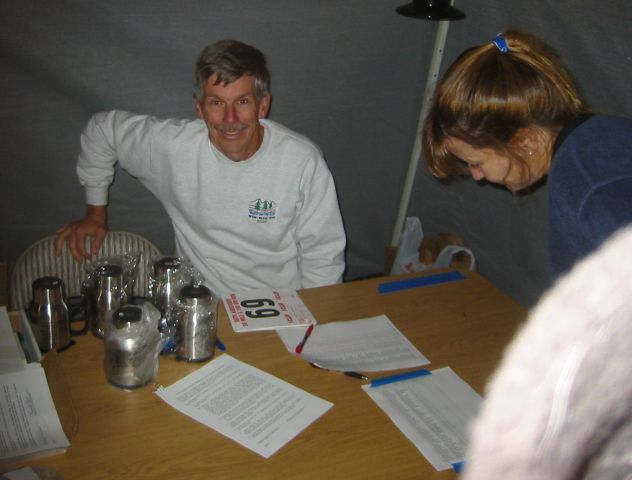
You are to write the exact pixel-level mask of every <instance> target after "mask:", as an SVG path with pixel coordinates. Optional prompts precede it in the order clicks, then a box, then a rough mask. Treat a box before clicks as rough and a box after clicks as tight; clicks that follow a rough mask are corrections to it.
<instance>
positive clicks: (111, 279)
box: [86, 265, 128, 338]
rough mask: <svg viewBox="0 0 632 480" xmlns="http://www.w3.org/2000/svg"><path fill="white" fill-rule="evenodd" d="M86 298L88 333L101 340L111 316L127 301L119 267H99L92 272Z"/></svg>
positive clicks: (121, 271)
mask: <svg viewBox="0 0 632 480" xmlns="http://www.w3.org/2000/svg"><path fill="white" fill-rule="evenodd" d="M86 295H87V298H86V302H87V305H86V315H87V317H88V321H89V323H90V331H91V332H92V333H93V334H94V335H95V336H97V337H99V338H102V337H103V334H104V332H105V327H106V325H107V324H108V322H111V321H112V314H113V313H114V312H115V311H116V310H117V309H118V308H119V307H121V306H122V305H125V304H126V303H127V301H128V294H127V291H126V290H125V285H124V282H123V268H122V267H121V266H120V265H101V266H100V267H98V268H97V269H96V270H95V272H94V279H93V284H92V286H91V288H89V289H88V291H87V293H86Z"/></svg>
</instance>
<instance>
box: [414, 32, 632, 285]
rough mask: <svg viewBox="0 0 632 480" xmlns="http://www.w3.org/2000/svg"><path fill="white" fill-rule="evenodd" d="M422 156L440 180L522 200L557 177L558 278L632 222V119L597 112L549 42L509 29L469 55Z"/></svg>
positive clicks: (430, 127)
mask: <svg viewBox="0 0 632 480" xmlns="http://www.w3.org/2000/svg"><path fill="white" fill-rule="evenodd" d="M423 148H424V154H425V158H426V161H427V164H428V168H429V169H430V171H431V172H432V173H433V174H434V175H435V176H436V177H438V178H446V177H448V176H450V175H463V174H467V173H468V172H469V174H470V175H471V176H472V178H474V180H477V181H481V180H487V181H489V182H492V183H498V184H501V185H504V186H506V187H507V188H508V189H509V190H511V191H513V192H518V191H522V190H525V189H527V188H529V187H531V186H534V185H535V184H536V183H538V182H539V181H540V180H542V179H544V178H545V177H548V185H549V253H550V259H551V271H552V274H553V276H554V277H557V276H559V275H560V274H561V273H563V272H565V271H566V270H568V269H569V268H570V267H571V266H572V265H573V263H574V262H575V261H576V260H578V259H579V258H581V257H583V256H585V255H586V254H587V253H589V252H591V251H592V250H594V249H595V248H597V247H598V246H599V244H601V242H602V241H603V240H605V239H606V238H607V237H608V236H610V235H611V234H612V233H613V232H614V231H616V230H618V229H619V228H620V227H622V226H624V225H626V224H628V223H630V222H632V120H630V119H626V118H619V117H614V116H608V115H597V114H591V113H590V112H589V110H588V107H587V106H586V104H585V102H584V100H583V99H582V97H581V95H580V93H579V91H578V89H577V87H576V86H575V84H574V82H573V80H572V79H571V76H570V74H569V73H568V72H567V70H566V68H565V67H564V66H563V65H562V63H561V61H560V59H559V58H558V57H557V55H556V54H555V53H554V52H553V51H552V49H551V48H550V47H549V46H548V45H546V44H545V43H544V42H542V41H541V40H539V39H537V38H535V37H533V36H531V35H528V34H525V33H521V32H517V31H507V32H505V33H504V34H503V35H499V36H498V37H496V38H495V39H494V41H493V42H491V43H489V44H486V45H482V46H478V47H473V48H470V49H468V50H466V51H465V52H463V53H462V54H461V55H460V56H459V58H457V60H456V61H455V62H454V63H453V64H452V65H451V66H450V68H449V69H448V70H447V72H446V73H445V75H444V77H443V78H442V79H441V81H440V82H439V84H438V86H437V90H436V93H435V98H434V100H433V104H432V106H431V109H430V112H429V114H428V117H427V118H426V120H425V124H424V128H423Z"/></svg>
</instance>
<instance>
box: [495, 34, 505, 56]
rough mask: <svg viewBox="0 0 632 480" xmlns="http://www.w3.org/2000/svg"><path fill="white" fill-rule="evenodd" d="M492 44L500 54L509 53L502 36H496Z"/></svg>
mask: <svg viewBox="0 0 632 480" xmlns="http://www.w3.org/2000/svg"><path fill="white" fill-rule="evenodd" d="M492 43H493V44H494V45H496V48H498V50H500V51H501V52H502V53H507V52H508V51H509V47H508V46H507V41H506V40H505V38H504V37H503V36H502V35H498V36H497V37H496V38H494V40H492Z"/></svg>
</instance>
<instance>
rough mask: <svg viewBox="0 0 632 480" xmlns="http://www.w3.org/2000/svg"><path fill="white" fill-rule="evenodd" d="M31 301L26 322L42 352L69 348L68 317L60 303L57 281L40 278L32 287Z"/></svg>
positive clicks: (61, 294) (61, 293)
mask: <svg viewBox="0 0 632 480" xmlns="http://www.w3.org/2000/svg"><path fill="white" fill-rule="evenodd" d="M32 289H33V300H32V301H31V304H30V305H29V308H28V318H29V323H30V324H31V328H32V330H33V334H34V335H35V339H36V340H37V344H38V346H39V348H40V350H41V351H42V352H47V351H49V350H51V349H53V348H54V349H56V350H61V349H64V348H66V347H67V346H68V345H70V315H69V313H68V306H67V305H66V301H65V299H64V283H63V281H62V280H61V278H58V277H41V278H38V279H37V280H35V281H34V282H33V284H32Z"/></svg>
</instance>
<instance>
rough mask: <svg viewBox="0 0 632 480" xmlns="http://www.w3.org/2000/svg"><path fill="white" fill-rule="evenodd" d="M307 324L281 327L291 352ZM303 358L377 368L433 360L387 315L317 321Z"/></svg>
mask: <svg viewBox="0 0 632 480" xmlns="http://www.w3.org/2000/svg"><path fill="white" fill-rule="evenodd" d="M305 331H306V328H296V329H290V330H278V331H277V333H278V335H279V336H280V337H281V340H283V343H284V344H285V346H286V348H287V349H288V351H289V352H290V353H294V351H295V348H296V345H298V343H299V342H300V341H301V340H302V339H303V335H304V334H305ZM301 358H303V359H304V360H306V361H308V362H312V363H316V364H317V365H318V366H320V367H323V368H327V369H329V370H340V371H349V370H353V371H359V372H375V371H380V370H396V369H400V368H413V367H419V366H422V365H426V364H428V363H430V362H429V361H428V359H427V358H426V357H425V356H423V355H422V354H421V352H419V350H417V349H416V348H415V346H414V345H413V344H412V343H410V342H409V341H408V339H407V338H406V337H404V335H402V333H401V332H400V331H399V330H398V329H397V327H396V326H395V325H393V323H392V322H391V321H390V319H389V318H388V317H387V316H386V315H379V316H377V317H371V318H366V319H361V320H349V321H345V322H332V323H325V324H322V325H317V326H316V327H315V328H314V331H313V332H312V334H311V336H310V337H309V339H308V340H307V342H306V343H305V346H304V347H303V351H302V353H301Z"/></svg>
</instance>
